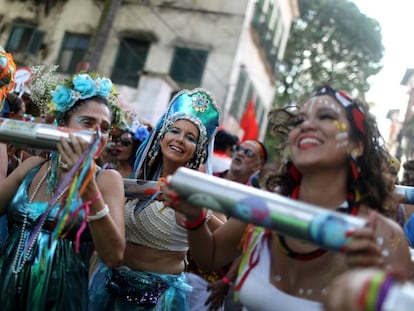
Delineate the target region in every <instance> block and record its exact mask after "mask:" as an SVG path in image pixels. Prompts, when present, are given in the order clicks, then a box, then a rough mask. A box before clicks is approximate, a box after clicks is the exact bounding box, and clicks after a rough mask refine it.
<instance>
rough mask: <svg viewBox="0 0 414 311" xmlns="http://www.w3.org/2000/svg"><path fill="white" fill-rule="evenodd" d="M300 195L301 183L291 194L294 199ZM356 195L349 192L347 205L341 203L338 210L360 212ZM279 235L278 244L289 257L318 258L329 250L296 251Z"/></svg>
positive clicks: (349, 212) (299, 258)
mask: <svg viewBox="0 0 414 311" xmlns="http://www.w3.org/2000/svg"><path fill="white" fill-rule="evenodd" d="M298 197H299V185H298V186H296V188H295V189H293V192H292V195H291V198H292V199H297V198H298ZM355 197H356V195H354V193H352V192H350V193H348V200H347V201H346V202H345V203H346V206H344V205H341V206H340V207H339V208H338V209H337V211H339V212H343V213H347V214H351V215H356V214H357V213H358V209H359V204H357V203H356V202H355V201H354V199H355ZM352 203H353V204H352ZM277 237H278V242H279V243H278V245H279V247H280V248H281V249H282V250H283V252H284V253H285V254H286V255H287V256H288V257H290V258H293V259H296V260H302V261H307V260H313V259H316V258H318V257H320V256H322V255H324V254H325V253H326V252H327V251H326V250H325V249H323V248H317V249H315V250H313V251H310V252H305V253H299V252H296V251H295V250H293V249H291V248H290V247H289V245H288V244H287V242H286V239H285V237H284V236H283V235H281V234H278V235H277Z"/></svg>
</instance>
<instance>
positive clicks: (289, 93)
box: [276, 0, 384, 106]
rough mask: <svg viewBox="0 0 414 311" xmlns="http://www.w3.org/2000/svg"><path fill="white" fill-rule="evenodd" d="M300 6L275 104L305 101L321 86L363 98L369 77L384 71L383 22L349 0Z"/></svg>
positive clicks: (307, 1) (308, 0)
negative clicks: (364, 12)
mask: <svg viewBox="0 0 414 311" xmlns="http://www.w3.org/2000/svg"><path fill="white" fill-rule="evenodd" d="M373 5H374V4H373ZM299 8H300V17H299V18H298V19H296V20H295V21H294V22H293V25H292V30H291V34H290V39H289V41H288V44H287V48H286V53H285V56H284V62H283V64H282V65H281V66H280V69H279V74H278V79H277V86H278V88H277V92H276V105H277V106H284V105H287V104H292V103H296V102H298V101H301V100H302V99H303V96H306V95H308V94H309V93H311V92H312V91H313V90H314V89H315V87H317V86H319V85H322V84H330V85H331V86H333V87H335V88H338V89H343V90H346V91H348V92H350V93H351V94H352V95H353V96H358V97H360V98H362V99H364V95H365V93H366V92H367V91H368V89H369V84H368V78H369V77H370V76H372V75H375V74H377V73H378V72H379V71H380V70H381V69H382V65H381V63H380V62H381V59H382V56H383V52H384V47H383V45H382V36H381V28H380V25H379V23H378V22H377V21H376V20H375V19H372V18H369V17H367V16H366V15H364V14H362V13H361V12H360V11H359V9H358V8H357V6H356V5H355V4H354V3H353V2H351V1H349V0H299Z"/></svg>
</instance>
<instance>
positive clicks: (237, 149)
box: [233, 146, 255, 158]
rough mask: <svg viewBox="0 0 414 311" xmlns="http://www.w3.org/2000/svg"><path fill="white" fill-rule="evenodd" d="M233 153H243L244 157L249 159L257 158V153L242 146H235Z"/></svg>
mask: <svg viewBox="0 0 414 311" xmlns="http://www.w3.org/2000/svg"><path fill="white" fill-rule="evenodd" d="M233 152H243V153H244V155H245V156H246V157H248V158H253V157H254V156H255V153H254V151H253V150H251V149H248V148H244V147H242V146H234V147H233Z"/></svg>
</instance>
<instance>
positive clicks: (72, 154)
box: [57, 133, 89, 171]
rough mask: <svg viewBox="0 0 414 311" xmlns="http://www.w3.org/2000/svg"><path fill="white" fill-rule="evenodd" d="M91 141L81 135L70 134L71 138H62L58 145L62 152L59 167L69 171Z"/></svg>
mask: <svg viewBox="0 0 414 311" xmlns="http://www.w3.org/2000/svg"><path fill="white" fill-rule="evenodd" d="M88 145H89V143H88V142H87V141H86V140H84V139H83V138H81V137H77V136H75V135H74V134H72V133H70V134H69V139H62V140H61V141H60V143H59V144H58V145H57V150H58V151H59V153H60V156H61V157H60V160H59V167H60V168H62V170H64V171H69V170H70V169H71V168H72V167H73V166H74V165H75V163H76V162H77V161H78V160H79V158H80V157H81V156H82V154H83V152H84V151H85V150H86V148H87V147H88Z"/></svg>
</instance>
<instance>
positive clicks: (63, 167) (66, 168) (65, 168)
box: [59, 161, 69, 170]
mask: <svg viewBox="0 0 414 311" xmlns="http://www.w3.org/2000/svg"><path fill="white" fill-rule="evenodd" d="M59 167H60V168H61V169H64V170H68V169H69V164H67V163H65V162H63V161H59Z"/></svg>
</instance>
